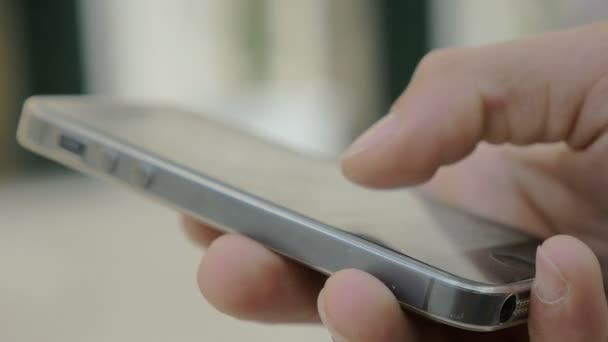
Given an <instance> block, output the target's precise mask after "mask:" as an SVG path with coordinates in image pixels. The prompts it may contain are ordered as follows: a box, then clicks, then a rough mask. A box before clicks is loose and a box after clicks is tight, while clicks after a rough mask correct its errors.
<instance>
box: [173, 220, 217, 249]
mask: <svg viewBox="0 0 608 342" xmlns="http://www.w3.org/2000/svg"><path fill="white" fill-rule="evenodd" d="M182 226H183V227H184V231H185V232H186V235H187V236H188V237H189V238H190V239H191V240H192V241H194V242H196V243H197V244H199V245H201V246H204V247H207V246H209V245H210V244H211V242H213V240H215V239H217V238H218V237H220V236H221V235H222V234H223V233H222V232H220V231H218V230H216V229H214V228H212V227H210V226H208V225H206V224H204V223H201V222H199V221H196V220H195V219H194V218H192V217H189V216H182Z"/></svg>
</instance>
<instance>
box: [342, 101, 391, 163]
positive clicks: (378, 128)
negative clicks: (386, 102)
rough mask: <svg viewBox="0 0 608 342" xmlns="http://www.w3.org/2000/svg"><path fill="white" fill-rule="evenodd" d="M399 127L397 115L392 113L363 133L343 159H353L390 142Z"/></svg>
mask: <svg viewBox="0 0 608 342" xmlns="http://www.w3.org/2000/svg"><path fill="white" fill-rule="evenodd" d="M397 127H398V120H397V115H395V114H393V113H392V112H391V113H389V114H387V115H386V116H385V117H384V118H382V119H381V120H380V121H378V122H377V123H376V124H375V125H373V126H372V127H371V128H369V129H368V130H367V132H365V133H363V135H362V136H360V137H359V138H358V139H357V140H355V142H354V143H353V144H352V145H351V146H350V147H349V148H348V149H347V150H346V152H345V153H344V157H343V159H348V158H351V157H352V156H354V155H356V154H359V153H361V152H363V151H367V150H369V149H370V148H372V147H374V146H376V145H378V144H380V143H382V142H383V141H387V140H390V139H391V137H392V136H393V135H394V134H395V132H396V131H397Z"/></svg>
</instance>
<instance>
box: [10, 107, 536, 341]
mask: <svg viewBox="0 0 608 342" xmlns="http://www.w3.org/2000/svg"><path fill="white" fill-rule="evenodd" d="M116 113H120V117H122V119H121V120H116V117H114V115H115V114H116ZM104 115H105V116H104ZM159 116H161V117H162V119H159ZM159 120H160V122H159ZM180 120H181V121H183V122H182V124H181V126H180V127H179V128H180V131H177V132H176V131H175V130H174V128H175V127H172V126H171V124H169V122H171V121H177V122H180ZM118 121H119V122H118ZM192 126H194V129H195V131H194V132H196V133H197V134H196V135H195V136H192V137H187V133H188V132H191V131H188V127H190V128H192ZM161 128H162V129H161ZM172 128H173V129H172ZM162 130H168V132H166V131H162ZM138 132H139V133H138ZM61 134H68V135H70V136H71V137H77V138H78V139H80V141H82V142H83V143H85V144H86V145H87V149H86V151H87V152H86V154H85V155H83V156H76V155H74V154H73V153H70V152H68V151H65V150H62V149H61V148H60V147H59V146H58V139H57V137H58V136H60V135H61ZM169 136H170V137H171V138H172V140H173V141H174V143H173V145H169V146H167V144H168V143H167V140H164V139H165V138H167V137H169ZM18 138H19V141H20V143H21V144H22V145H24V146H26V147H27V148H29V149H31V150H32V151H35V152H37V153H39V154H41V155H44V156H47V157H49V158H52V159H54V160H57V161H59V162H61V163H63V164H65V165H67V166H70V167H72V168H75V169H78V170H80V171H82V172H85V173H89V174H93V175H96V176H98V177H102V178H104V179H108V180H114V181H119V182H121V183H124V184H127V185H131V186H133V187H134V189H136V190H139V191H141V192H143V193H146V194H148V195H151V196H153V197H155V198H157V199H159V200H161V201H163V202H165V203H166V204H168V205H170V206H173V207H176V208H177V209H178V210H180V211H182V212H185V213H188V214H190V215H192V216H194V217H197V218H199V219H200V220H203V221H205V222H208V223H211V224H214V225H216V226H217V227H219V228H220V229H223V230H225V231H233V232H238V233H241V234H244V235H247V236H249V237H251V238H253V239H255V240H257V241H259V242H261V243H263V244H265V245H266V246H268V247H269V248H271V249H273V250H275V251H276V252H278V253H281V254H283V255H285V256H287V257H290V258H292V259H294V260H297V261H299V262H301V263H303V264H305V265H308V266H310V267H311V268H313V269H316V270H318V271H320V272H323V273H325V274H331V273H334V272H336V271H338V270H341V269H345V268H357V269H361V270H364V271H367V272H369V273H371V274H372V275H374V276H376V277H377V278H379V279H380V280H381V281H383V282H384V283H385V284H386V285H387V286H388V287H389V288H390V289H391V291H392V292H393V293H394V294H395V296H396V297H397V298H398V300H399V301H400V302H401V303H402V304H403V306H404V307H405V308H408V309H411V310H413V311H416V312H418V313H420V314H422V315H425V316H427V317H429V318H431V319H434V320H437V321H440V322H443V323H445V324H449V325H453V326H457V327H460V328H464V329H470V330H478V331H489V330H496V329H501V328H504V327H508V326H512V325H515V324H519V323H522V322H524V321H525V319H526V310H525V309H526V307H527V303H528V301H527V299H528V296H529V289H530V284H531V281H532V277H533V275H534V264H533V260H534V258H533V257H532V256H533V253H534V250H535V248H536V246H537V244H538V241H535V240H533V239H531V238H529V237H527V236H524V235H523V234H520V233H517V232H516V231H513V230H508V229H506V228H507V227H501V226H498V225H496V224H493V223H491V222H487V221H484V220H481V219H479V218H475V217H472V216H470V215H467V214H465V213H461V212H459V211H455V210H453V209H450V208H445V207H442V206H440V205H439V204H436V203H434V202H432V201H429V200H427V199H425V198H423V197H420V196H418V195H417V194H415V193H412V192H410V191H408V192H403V191H401V192H374V191H371V190H367V189H361V188H358V187H355V186H354V185H351V184H348V183H347V182H344V181H341V180H340V178H337V177H336V173H335V172H334V170H333V169H332V168H330V167H328V166H327V164H325V163H321V162H319V161H314V160H309V159H306V158H305V157H303V156H297V155H295V154H292V153H290V152H287V151H284V150H281V149H277V148H275V147H272V146H271V145H269V144H266V143H263V142H260V141H259V140H257V139H256V138H253V137H248V136H246V135H243V134H242V133H237V132H236V131H234V130H231V129H229V128H226V127H224V126H221V125H218V124H215V123H212V122H210V121H208V120H206V119H203V118H201V117H197V116H192V115H189V114H186V113H180V112H178V111H175V110H166V109H165V110H162V111H159V110H156V109H152V108H145V107H131V106H125V105H120V104H113V103H111V102H99V101H96V100H94V99H88V98H61V97H60V98H55V97H50V98H39V99H30V100H29V101H28V102H27V104H26V107H25V109H24V113H23V116H22V119H21V122H20V127H19V133H18ZM239 139H241V140H240V141H239ZM197 141H198V142H197ZM209 141H213V142H214V144H212V145H209V144H207V142H209ZM193 143H194V144H200V145H199V146H201V148H193V146H192V145H191V144H193ZM209 146H211V147H209ZM187 148H190V151H195V153H193V154H192V153H189V152H188V151H187ZM106 150H109V151H116V153H117V157H116V160H117V162H116V166H115V167H114V168H112V172H108V168H107V165H106V166H104V165H105V164H106V163H105V162H103V161H100V159H99V153H100V151H106ZM218 150H219V151H218ZM192 158H194V159H196V160H197V161H198V162H199V163H198V164H197V162H188V160H190V159H192ZM252 158H253V159H252ZM256 158H257V159H256ZM254 161H257V164H252V163H253V162H254ZM210 174H211V176H210ZM218 179H221V180H222V181H218ZM395 211H398V212H395ZM417 211H421V212H422V214H420V213H418V212H417ZM353 216H354V217H353ZM374 222H375V223H376V224H374ZM411 240H416V241H415V242H412V241H411ZM511 296H516V307H515V308H514V310H513V314H515V315H509V317H514V318H509V317H508V319H506V320H505V319H501V310H502V309H503V304H505V302H506V301H507V299H508V298H509V297H511Z"/></svg>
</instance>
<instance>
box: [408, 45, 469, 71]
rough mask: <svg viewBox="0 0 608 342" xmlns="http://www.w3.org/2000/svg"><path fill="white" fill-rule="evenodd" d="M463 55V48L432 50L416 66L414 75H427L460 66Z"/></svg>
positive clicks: (464, 51)
mask: <svg viewBox="0 0 608 342" xmlns="http://www.w3.org/2000/svg"><path fill="white" fill-rule="evenodd" d="M465 53H466V49H464V48H443V49H436V50H433V51H431V52H429V53H428V54H426V56H424V58H422V60H421V61H420V63H419V64H418V68H417V70H416V73H418V74H420V75H427V74H432V73H435V72H438V71H443V70H449V69H451V68H453V67H456V66H460V65H461V62H462V60H463V58H464V55H465Z"/></svg>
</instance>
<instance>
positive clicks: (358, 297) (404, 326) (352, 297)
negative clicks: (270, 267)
mask: <svg viewBox="0 0 608 342" xmlns="http://www.w3.org/2000/svg"><path fill="white" fill-rule="evenodd" d="M318 307H319V311H320V316H321V319H322V321H323V323H324V324H325V326H326V327H327V328H328V330H329V331H330V332H331V334H332V335H333V337H334V339H335V340H337V341H378V342H382V341H409V339H407V338H411V337H412V335H413V332H412V330H411V326H409V324H408V321H407V319H406V317H405V314H404V312H403V310H402V309H401V306H400V305H399V303H398V302H397V300H396V299H395V297H394V295H393V294H392V293H391V292H390V290H389V289H388V288H387V287H386V286H384V284H382V283H381V282H380V281H379V280H377V279H376V278H374V277H373V276H371V275H369V274H367V273H365V272H362V271H358V270H344V271H340V272H338V273H336V274H334V275H333V276H332V277H330V278H329V279H328V281H327V282H326V284H325V287H324V288H323V290H322V292H321V294H320V296H319V298H318Z"/></svg>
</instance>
